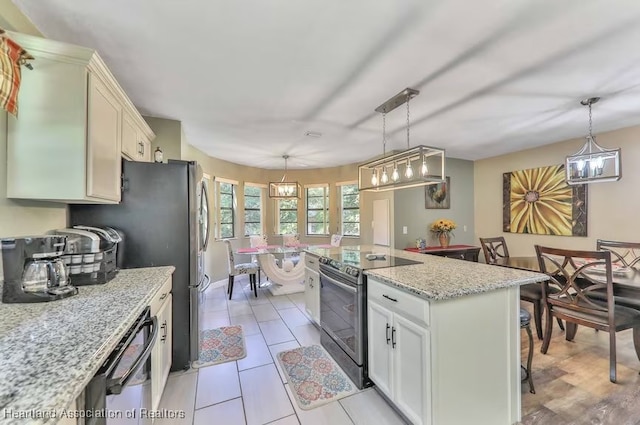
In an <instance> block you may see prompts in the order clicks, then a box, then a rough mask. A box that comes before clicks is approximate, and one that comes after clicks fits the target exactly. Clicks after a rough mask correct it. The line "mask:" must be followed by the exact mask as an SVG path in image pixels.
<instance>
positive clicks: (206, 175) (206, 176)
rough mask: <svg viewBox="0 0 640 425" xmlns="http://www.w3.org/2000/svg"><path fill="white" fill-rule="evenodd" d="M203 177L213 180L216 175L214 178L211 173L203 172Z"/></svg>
mask: <svg viewBox="0 0 640 425" xmlns="http://www.w3.org/2000/svg"><path fill="white" fill-rule="evenodd" d="M202 178H203V179H207V180H211V181H213V180H215V177H213V178H212V177H211V175H210V174H207V173H202Z"/></svg>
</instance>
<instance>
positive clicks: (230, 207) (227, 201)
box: [218, 181, 236, 239]
mask: <svg viewBox="0 0 640 425" xmlns="http://www.w3.org/2000/svg"><path fill="white" fill-rule="evenodd" d="M218 194H219V198H220V202H219V205H220V211H219V213H220V226H219V232H220V234H219V238H220V239H227V238H233V237H235V232H234V229H235V218H236V217H235V216H236V185H235V184H233V183H229V182H225V181H221V182H220V183H219V186H218Z"/></svg>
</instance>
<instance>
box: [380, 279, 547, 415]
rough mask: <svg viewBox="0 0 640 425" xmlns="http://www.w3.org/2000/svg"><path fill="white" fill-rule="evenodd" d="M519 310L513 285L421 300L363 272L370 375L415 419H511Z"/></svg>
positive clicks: (516, 403) (516, 390)
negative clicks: (364, 275)
mask: <svg viewBox="0 0 640 425" xmlns="http://www.w3.org/2000/svg"><path fill="white" fill-rule="evenodd" d="M519 311H520V292H519V288H518V287H512V288H501V289H496V290H494V291H489V292H485V293H480V294H469V295H462V296H459V297H455V298H451V299H444V300H427V299H425V298H421V297H418V296H415V295H413V294H412V293H410V292H407V291H403V290H401V289H398V288H396V287H392V286H389V285H386V284H384V283H382V282H380V281H377V280H376V278H375V277H372V276H369V277H368V279H367V314H368V317H367V321H368V324H367V329H368V330H367V332H368V334H367V336H368V355H369V377H370V378H371V380H372V381H373V382H374V383H375V385H376V387H377V389H378V390H379V391H380V392H381V393H383V394H384V395H385V396H386V397H387V398H388V399H389V400H390V401H391V403H393V405H394V406H395V407H396V408H397V409H398V410H399V411H400V412H402V414H403V415H404V416H405V417H406V418H407V419H408V420H409V421H410V422H411V423H412V424H414V425H449V424H474V425H511V424H514V423H516V422H518V421H519V420H520V417H521V414H520V411H521V406H520V397H521V394H520V392H521V383H520V321H519V316H518V315H519ZM534 379H535V377H534Z"/></svg>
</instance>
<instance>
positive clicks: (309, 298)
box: [304, 267, 319, 320]
mask: <svg viewBox="0 0 640 425" xmlns="http://www.w3.org/2000/svg"><path fill="white" fill-rule="evenodd" d="M304 274H305V282H304V283H305V285H304V307H305V310H306V311H307V314H308V315H309V317H310V318H312V319H313V320H315V318H314V298H315V295H314V289H315V286H317V285H318V284H319V282H318V279H317V278H316V277H315V276H314V272H313V270H311V269H310V268H308V267H307V268H305V269H304Z"/></svg>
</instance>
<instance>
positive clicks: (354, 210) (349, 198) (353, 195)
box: [340, 184, 360, 236]
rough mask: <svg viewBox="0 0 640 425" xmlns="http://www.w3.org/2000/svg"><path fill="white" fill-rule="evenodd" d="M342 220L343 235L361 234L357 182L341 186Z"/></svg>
mask: <svg viewBox="0 0 640 425" xmlns="http://www.w3.org/2000/svg"><path fill="white" fill-rule="evenodd" d="M340 200H341V202H340V221H341V223H342V235H343V236H360V192H359V191H358V185H357V184H344V185H341V186H340Z"/></svg>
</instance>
